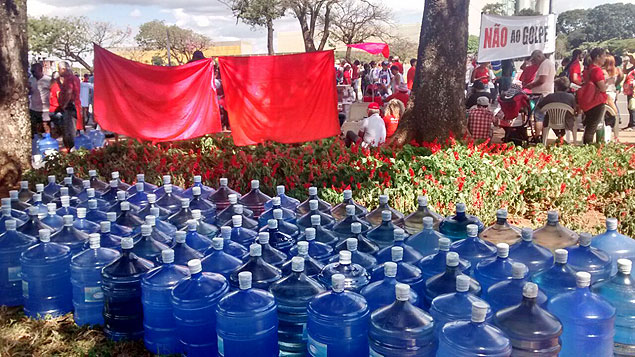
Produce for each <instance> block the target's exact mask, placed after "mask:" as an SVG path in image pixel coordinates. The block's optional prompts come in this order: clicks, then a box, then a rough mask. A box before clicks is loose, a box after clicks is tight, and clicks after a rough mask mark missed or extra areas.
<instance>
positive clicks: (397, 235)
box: [392, 228, 406, 242]
mask: <svg viewBox="0 0 635 357" xmlns="http://www.w3.org/2000/svg"><path fill="white" fill-rule="evenodd" d="M392 234H393V237H394V239H395V242H399V241H403V240H404V238H405V237H406V232H405V231H404V230H403V229H401V228H395V230H393V231H392Z"/></svg>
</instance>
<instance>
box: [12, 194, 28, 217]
mask: <svg viewBox="0 0 635 357" xmlns="http://www.w3.org/2000/svg"><path fill="white" fill-rule="evenodd" d="M19 195H20V193H19V191H18V190H11V191H9V198H10V199H11V208H13V209H17V210H19V211H22V212H24V211H26V210H27V209H28V208H29V207H31V205H30V204H28V203H26V202H24V201H22V200H20V197H19Z"/></svg>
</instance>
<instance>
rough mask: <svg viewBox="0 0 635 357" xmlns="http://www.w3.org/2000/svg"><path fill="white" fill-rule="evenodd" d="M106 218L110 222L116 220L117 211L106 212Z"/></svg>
mask: <svg viewBox="0 0 635 357" xmlns="http://www.w3.org/2000/svg"><path fill="white" fill-rule="evenodd" d="M106 219H107V220H109V221H110V222H114V221H116V220H117V212H106Z"/></svg>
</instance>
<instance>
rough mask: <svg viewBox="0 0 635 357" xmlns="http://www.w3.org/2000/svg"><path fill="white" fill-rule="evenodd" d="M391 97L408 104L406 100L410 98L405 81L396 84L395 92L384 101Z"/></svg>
mask: <svg viewBox="0 0 635 357" xmlns="http://www.w3.org/2000/svg"><path fill="white" fill-rule="evenodd" d="M392 99H399V100H400V101H401V102H402V103H403V105H408V100H410V95H408V86H407V85H406V84H405V83H400V84H398V85H397V88H396V90H395V92H394V93H393V94H392V95H389V96H388V97H386V99H384V103H388V102H390V101H391V100H392Z"/></svg>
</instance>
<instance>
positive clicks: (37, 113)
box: [27, 63, 51, 136]
mask: <svg viewBox="0 0 635 357" xmlns="http://www.w3.org/2000/svg"><path fill="white" fill-rule="evenodd" d="M31 74H32V76H31V77H30V78H29V81H28V83H27V88H28V90H29V95H30V100H29V113H30V114H31V135H32V136H33V135H35V134H36V133H37V131H38V130H37V127H38V126H39V124H40V123H42V126H43V127H44V132H45V133H50V132H51V126H50V121H51V118H50V116H49V98H50V95H51V77H49V76H45V75H44V71H43V68H42V64H41V63H33V64H32V65H31Z"/></svg>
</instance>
